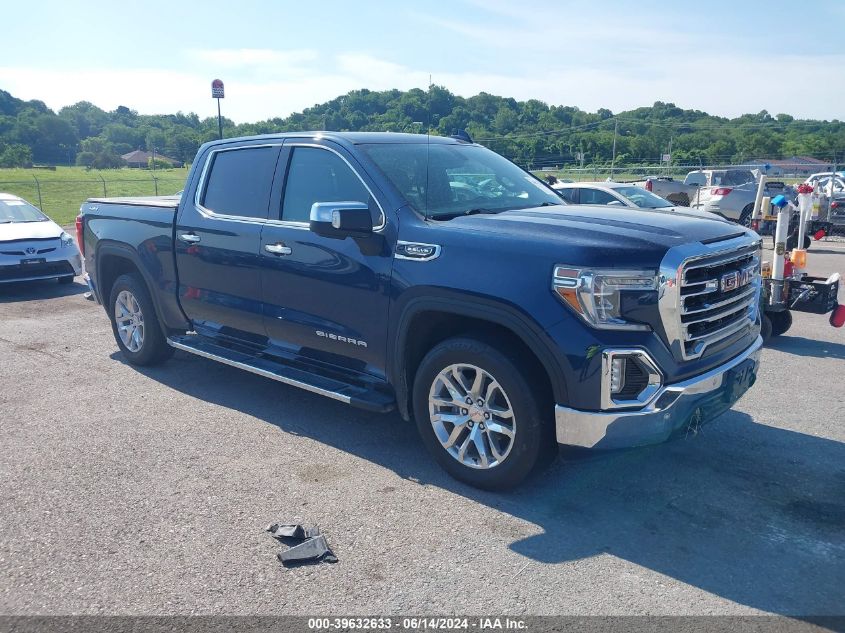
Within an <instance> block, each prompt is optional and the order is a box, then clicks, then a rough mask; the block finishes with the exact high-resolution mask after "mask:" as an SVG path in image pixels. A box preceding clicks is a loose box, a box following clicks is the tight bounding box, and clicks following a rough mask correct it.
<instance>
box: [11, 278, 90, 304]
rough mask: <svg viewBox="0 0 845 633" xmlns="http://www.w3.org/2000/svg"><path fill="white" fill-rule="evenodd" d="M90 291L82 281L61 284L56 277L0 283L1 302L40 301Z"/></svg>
mask: <svg viewBox="0 0 845 633" xmlns="http://www.w3.org/2000/svg"><path fill="white" fill-rule="evenodd" d="M87 291H88V286H86V285H85V284H84V283H82V282H80V281H74V282H73V283H72V284H60V283H59V282H58V281H56V280H55V279H45V280H43V281H16V282H12V283H2V284H0V303H15V302H18V301H40V300H43V299H58V298H59V297H68V296H70V295H78V294H82V293H84V292H87Z"/></svg>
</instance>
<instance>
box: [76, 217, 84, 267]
mask: <svg viewBox="0 0 845 633" xmlns="http://www.w3.org/2000/svg"><path fill="white" fill-rule="evenodd" d="M84 226H85V225H84V224H83V220H82V216H81V215H77V216H76V245H77V246H78V247H79V252H80V253H82V256H83V257H85V241H84V240H83V239H82V233H83V227H84Z"/></svg>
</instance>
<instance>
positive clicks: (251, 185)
mask: <svg viewBox="0 0 845 633" xmlns="http://www.w3.org/2000/svg"><path fill="white" fill-rule="evenodd" d="M278 155H279V148H278V147H252V148H250V147H246V148H243V149H235V150H227V151H223V152H217V153H215V154H214V156H213V158H212V160H213V162H212V163H211V167H210V170H209V172H208V176H207V178H206V183H205V191H204V192H203V195H202V200H201V201H200V204H202V206H203V207H205V208H206V209H209V210H210V211H213V212H214V213H220V214H223V215H238V216H242V217H245V218H266V217H267V208H268V206H269V204H270V189H271V188H272V186H273V173H274V172H275V171H276V158H277V157H278Z"/></svg>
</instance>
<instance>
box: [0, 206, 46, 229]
mask: <svg viewBox="0 0 845 633" xmlns="http://www.w3.org/2000/svg"><path fill="white" fill-rule="evenodd" d="M46 221H47V216H46V215H44V214H43V213H41V211H39V210H38V209H36V208H35V207H33V206H32V205H31V204H29V203H27V202H24V201H23V200H0V224H10V223H12V222H46Z"/></svg>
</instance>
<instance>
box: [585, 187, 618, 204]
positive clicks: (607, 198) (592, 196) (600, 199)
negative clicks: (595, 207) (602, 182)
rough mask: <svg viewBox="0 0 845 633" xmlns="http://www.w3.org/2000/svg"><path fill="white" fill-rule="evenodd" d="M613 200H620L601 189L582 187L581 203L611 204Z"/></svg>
mask: <svg viewBox="0 0 845 633" xmlns="http://www.w3.org/2000/svg"><path fill="white" fill-rule="evenodd" d="M611 202H619V200H618V199H617V198H616V197H615V196H612V195H611V194H609V193H607V192H606V191H601V190H600V189H588V188H586V187H584V188H582V189H581V202H580V204H610V203H611Z"/></svg>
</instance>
